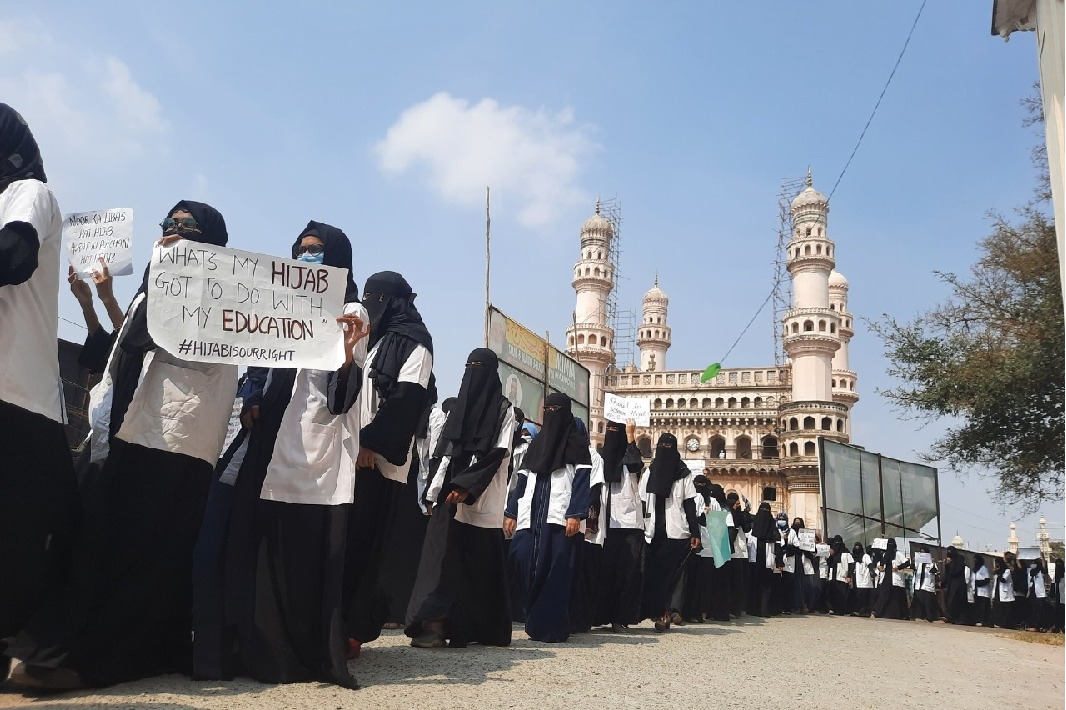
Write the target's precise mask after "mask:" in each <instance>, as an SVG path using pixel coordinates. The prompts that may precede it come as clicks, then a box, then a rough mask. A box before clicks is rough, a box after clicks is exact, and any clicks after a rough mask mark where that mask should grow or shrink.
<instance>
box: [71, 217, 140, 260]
mask: <svg viewBox="0 0 1066 710" xmlns="http://www.w3.org/2000/svg"><path fill="white" fill-rule="evenodd" d="M63 241H64V242H65V243H66V245H67V259H68V260H69V261H70V265H71V266H73V267H74V270H75V271H77V272H78V274H79V275H80V276H82V277H83V278H87V277H88V276H89V275H90V274H92V272H93V271H94V270H95V271H99V269H100V266H99V261H98V260H99V259H103V260H104V262H105V263H106V264H107V270H108V271H110V272H111V275H112V276H127V275H129V274H132V273H133V257H132V256H131V255H130V247H131V245H132V244H133V210H132V209H130V208H128V207H123V208H120V209H113V210H100V211H97V212H76V213H73V214H68V215H63Z"/></svg>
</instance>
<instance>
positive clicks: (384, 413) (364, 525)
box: [345, 271, 436, 655]
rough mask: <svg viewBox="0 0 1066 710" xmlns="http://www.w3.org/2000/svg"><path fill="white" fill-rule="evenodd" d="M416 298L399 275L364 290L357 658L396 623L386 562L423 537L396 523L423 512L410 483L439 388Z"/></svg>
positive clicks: (349, 612) (354, 588)
mask: <svg viewBox="0 0 1066 710" xmlns="http://www.w3.org/2000/svg"><path fill="white" fill-rule="evenodd" d="M416 297H417V294H416V293H415V292H414V291H413V290H412V288H411V284H409V283H408V282H407V280H406V279H405V278H404V277H403V276H402V275H400V274H398V273H396V272H394V271H381V272H378V273H376V274H373V275H372V276H370V278H368V279H367V280H366V285H365V286H364V287H363V307H364V308H365V309H366V312H367V315H368V317H369V318H370V337H369V338H368V339H367V347H368V348H369V352H368V353H367V357H366V365H365V367H364V368H363V385H362V398H361V413H360V417H361V421H362V427H363V428H362V430H361V431H360V432H359V456H358V459H357V461H356V466H357V468H358V474H357V479H358V485H357V486H356V489H357V491H358V492H357V493H356V496H355V504H354V510H353V512H352V515H351V516H350V517H349V519H348V530H349V535H348V547H347V554H348V567H347V570H346V572H345V590H346V591H345V600H346V601H345V623H346V624H347V626H348V635H349V637H350V638H351V639H352V643H353V655H357V654H358V648H359V646H360V644H363V643H367V642H369V641H373V640H374V639H376V638H377V637H378V636H380V635H381V629H382V628H383V627H384V625H385V624H386V623H387V622H388V621H389V616H390V609H391V608H392V607H394V606H395V601H396V600H395V599H393V598H392V596H393V592H392V591H390V589H392V588H394V587H395V585H394V584H393V581H394V580H393V578H392V575H391V570H390V569H389V564H388V562H387V561H388V560H389V559H390V558H392V557H393V556H394V555H401V554H403V550H407V549H410V543H411V540H410V539H409V538H410V536H411V535H412V534H414V535H416V536H417V535H418V534H419V533H418V532H415V531H413V530H412V529H410V528H409V527H406V526H399V525H397V524H396V522H397V521H399V520H407V519H408V516H409V515H410V514H411V513H412V508H411V506H414V507H415V509H416V510H418V511H419V514H421V509H420V508H419V507H418V493H417V491H412V490H409V489H407V487H406V483H407V480H408V475H409V473H410V466H411V462H412V460H413V459H414V445H415V438H416V436H417V435H418V430H419V425H420V424H421V422H422V421H423V418H424V415H425V411H426V408H427V407H429V406H432V404H433V399H434V396H435V395H434V392H435V390H436V387H435V385H434V378H433V339H432V337H431V336H430V333H429V330H428V329H427V328H426V326H425V324H424V323H423V322H422V316H421V314H419V312H418V309H417V308H415V299H416ZM397 536H399V537H400V539H397Z"/></svg>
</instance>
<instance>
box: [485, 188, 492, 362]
mask: <svg viewBox="0 0 1066 710" xmlns="http://www.w3.org/2000/svg"><path fill="white" fill-rule="evenodd" d="M491 226H492V218H491V217H490V216H489V188H488V187H486V188H485V347H486V348H487V347H488V346H489V304H491V303H492V301H491V300H489V274H490V273H491V268H492V252H491V250H490V247H489V234H490V228H491Z"/></svg>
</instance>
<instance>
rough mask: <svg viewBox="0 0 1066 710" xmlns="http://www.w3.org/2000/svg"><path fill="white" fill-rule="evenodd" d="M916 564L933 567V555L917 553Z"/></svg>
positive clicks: (915, 556) (915, 555) (915, 554)
mask: <svg viewBox="0 0 1066 710" xmlns="http://www.w3.org/2000/svg"><path fill="white" fill-rule="evenodd" d="M914 564H916V565H931V564H933V553H931V552H915V553H914Z"/></svg>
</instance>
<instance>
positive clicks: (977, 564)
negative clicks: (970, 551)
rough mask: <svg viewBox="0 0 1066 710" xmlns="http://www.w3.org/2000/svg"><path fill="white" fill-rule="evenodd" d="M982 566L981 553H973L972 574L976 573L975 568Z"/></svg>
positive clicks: (982, 557)
mask: <svg viewBox="0 0 1066 710" xmlns="http://www.w3.org/2000/svg"><path fill="white" fill-rule="evenodd" d="M984 566H985V558H984V555H982V554H980V553H978V554H976V555H974V556H973V571H974V574H976V573H977V570H979V569H981V568H982V567H984Z"/></svg>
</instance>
